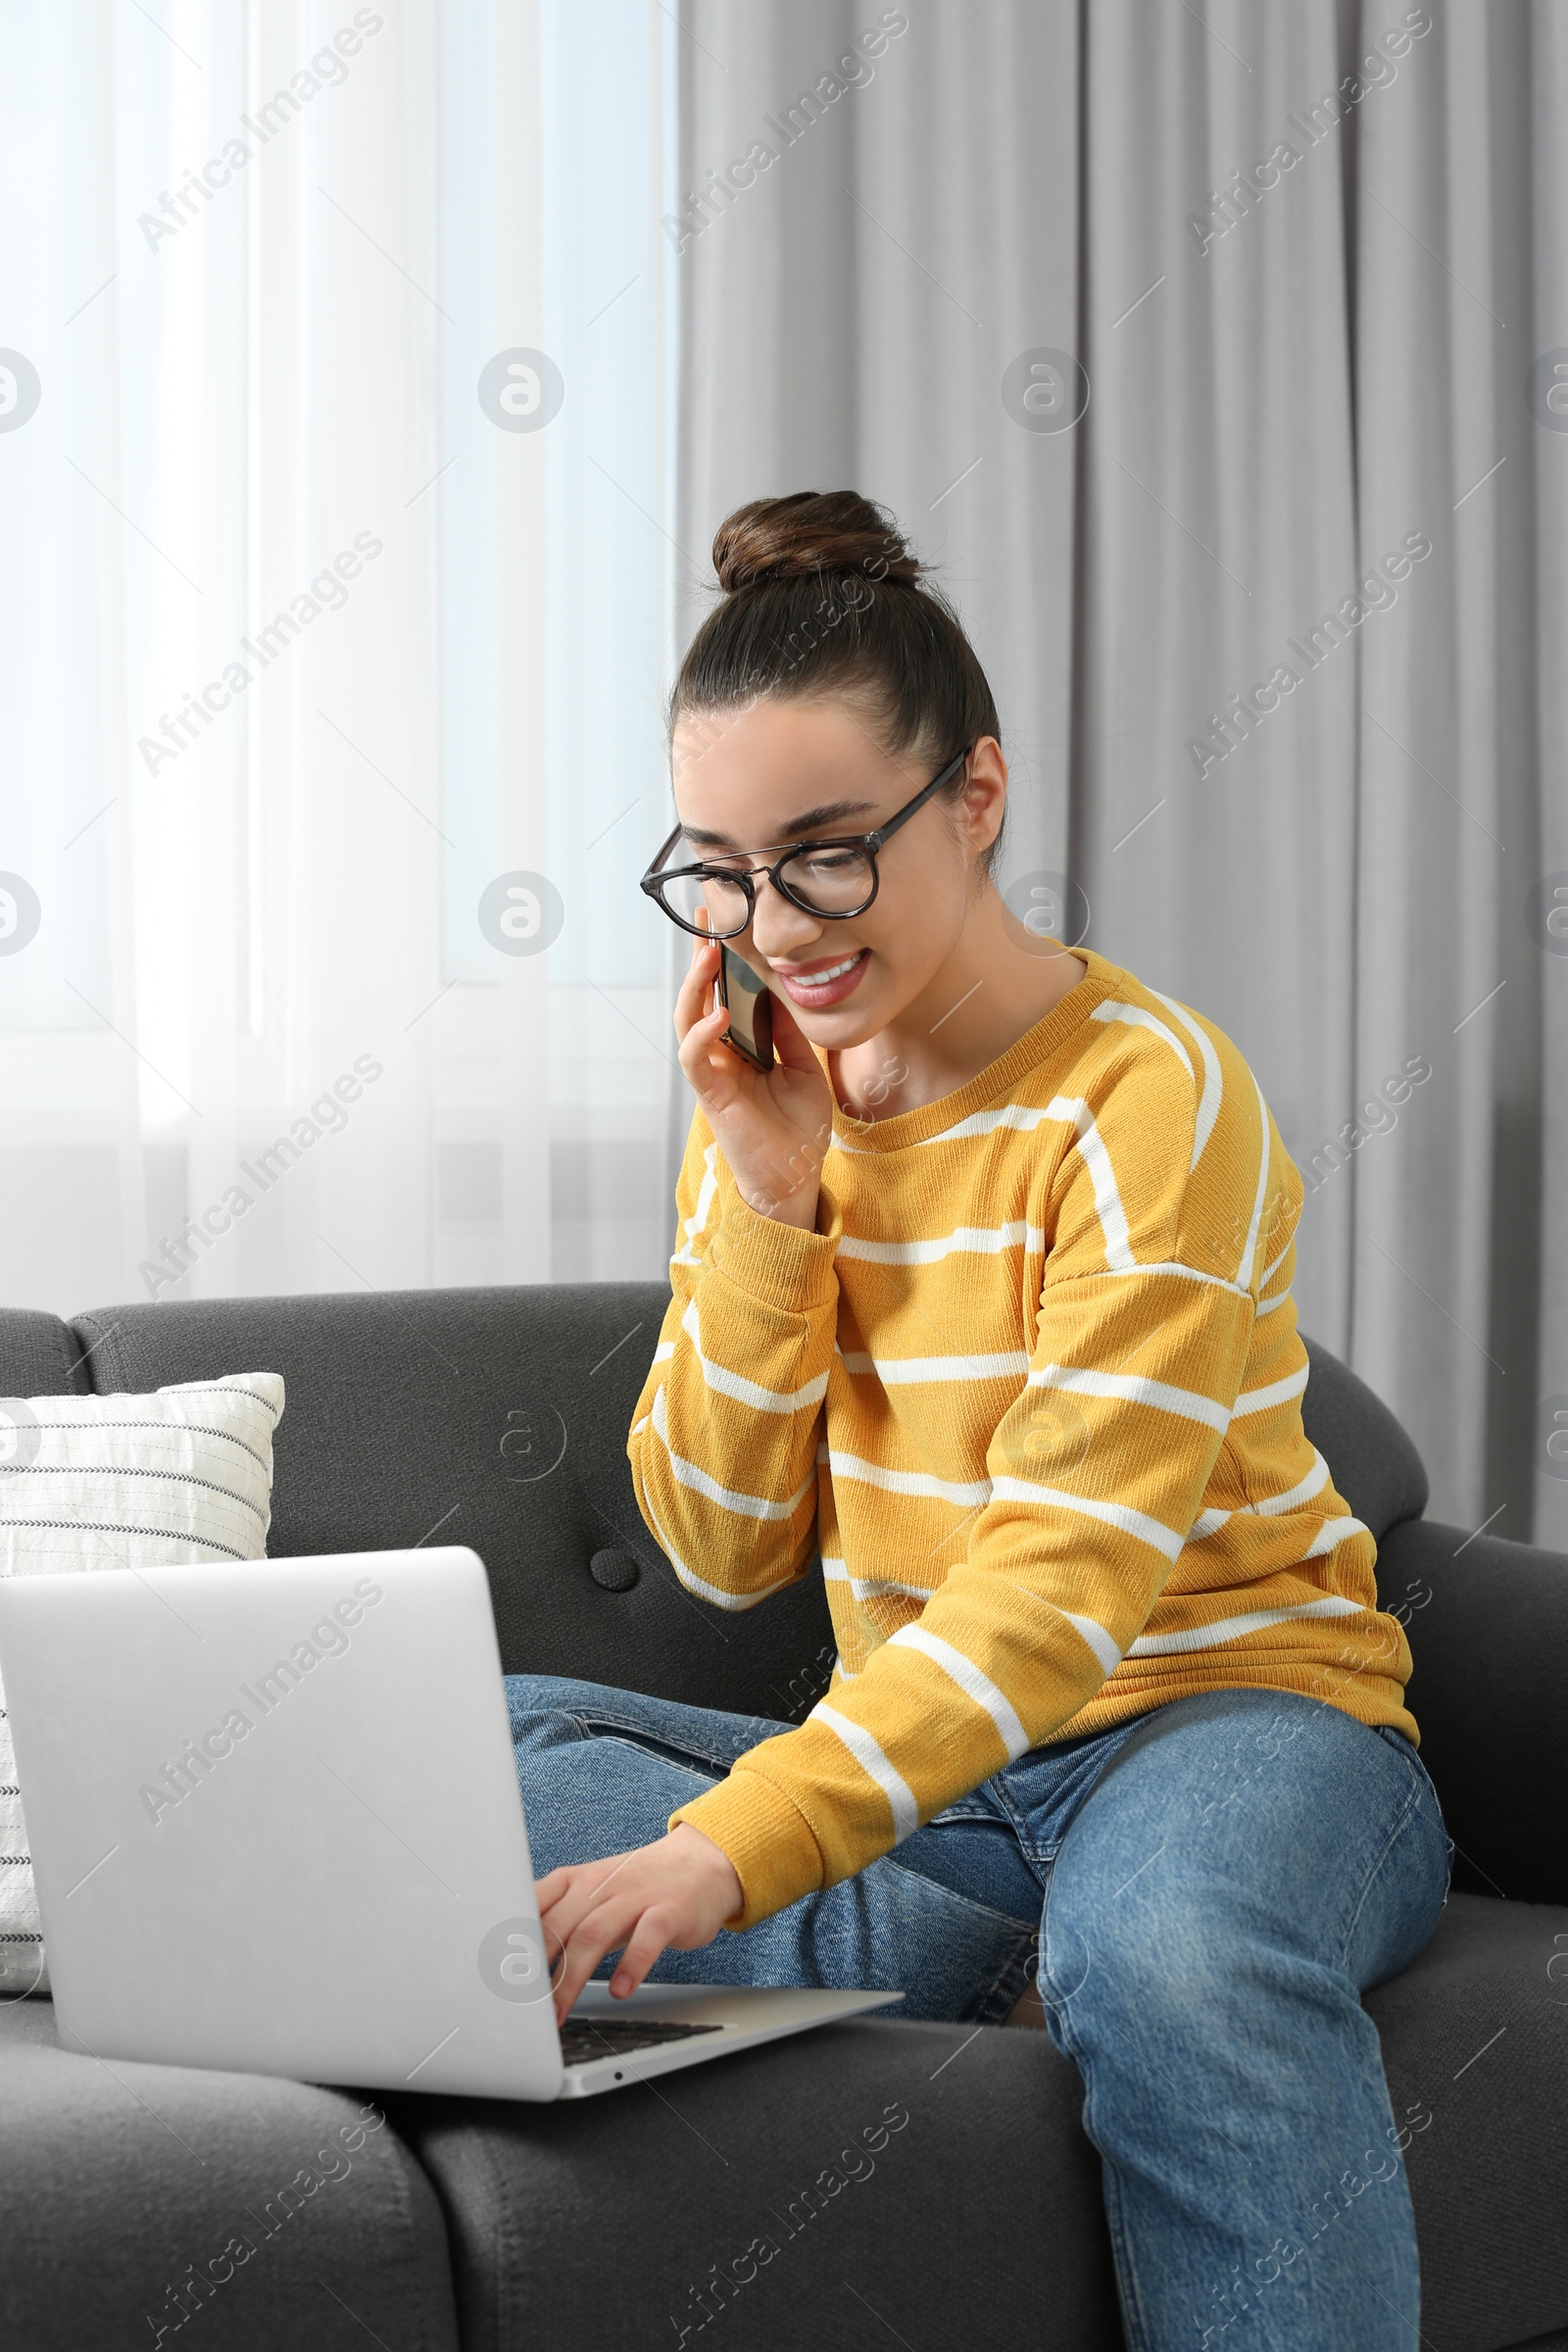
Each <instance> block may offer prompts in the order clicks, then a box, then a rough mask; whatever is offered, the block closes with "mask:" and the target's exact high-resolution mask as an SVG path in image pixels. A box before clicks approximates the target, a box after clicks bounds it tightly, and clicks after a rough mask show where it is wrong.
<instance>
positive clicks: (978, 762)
mask: <svg viewBox="0 0 1568 2352" xmlns="http://www.w3.org/2000/svg"><path fill="white" fill-rule="evenodd" d="M958 808H959V809H960V810H961V812H962V818H963V827H964V832H965V835H966V836H967V839H968V845H969V847H970V849H971V850H972V851H973V852H974V853H975V855H976V856H977V857H978V856H980V855H981V854H983V853H984V852H985V851H986V850H989V849H990V847H991V844H992V843H993V842H994V841H995V840H996V838H997V835H998V834H999V833H1000V832H1001V831H1002V820H1003V818H1004V816H1005V814H1006V812H1007V762H1006V760H1005V759H1004V758H1003V756H1002V746H1001V744H1000V743H999V742H998V741H997V739H996V737H995V736H994V735H982V736H981V738H980V740H979V742H978V743H977V744H976V745H975V747H974V750H973V751H972V752H971V753H970V754H969V773H968V777H967V779H966V781H965V783H964V787H963V791H962V794H961V795H960V797H959V801H958Z"/></svg>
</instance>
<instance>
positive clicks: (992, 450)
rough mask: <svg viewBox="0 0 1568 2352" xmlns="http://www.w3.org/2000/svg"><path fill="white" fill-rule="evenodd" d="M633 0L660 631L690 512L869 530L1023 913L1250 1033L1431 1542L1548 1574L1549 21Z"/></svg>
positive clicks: (1566, 439) (1555, 353)
mask: <svg viewBox="0 0 1568 2352" xmlns="http://www.w3.org/2000/svg"><path fill="white" fill-rule="evenodd" d="M680 13H681V28H680V33H679V36H678V50H679V61H680V63H679V71H680V74H681V97H682V110H683V128H682V164H683V176H682V186H681V190H680V191H679V192H678V201H675V202H674V204H673V209H672V211H671V213H670V215H669V217H668V219H667V221H666V231H667V233H668V235H669V237H670V239H671V242H672V243H673V244H675V245H677V246H678V248H679V252H680V269H681V271H682V281H681V282H682V301H683V305H684V327H683V349H682V368H683V386H682V390H683V400H682V421H681V440H680V451H679V472H680V480H679V497H678V509H679V515H680V526H679V533H678V535H679V539H680V542H681V549H682V558H681V572H682V580H683V599H684V602H683V615H682V625H683V641H684V635H689V632H690V630H691V629H692V628H693V627H694V626H695V625H696V622H697V620H698V618H699V617H700V616H701V613H702V612H703V611H704V610H705V604H704V595H705V590H704V587H703V582H704V580H705V579H706V578H707V577H708V576H709V575H708V566H707V550H708V546H709V542H710V541H711V536H712V532H713V528H714V525H715V524H716V523H717V521H718V520H719V518H720V516H721V515H724V514H725V513H726V512H727V511H728V510H729V509H730V508H731V507H733V506H735V505H737V504H739V503H740V502H741V501H742V500H744V499H748V498H753V497H757V496H760V495H761V494H764V493H767V492H776V491H786V490H793V489H800V488H812V487H815V488H839V487H844V486H853V487H855V488H858V489H859V490H862V491H864V492H866V493H867V494H869V495H871V496H873V497H876V498H879V499H881V500H883V501H885V502H886V504H887V505H888V506H890V507H891V508H892V510H893V511H894V513H895V515H897V516H898V517H899V519H900V521H901V522H902V523H903V525H904V526H905V527H906V529H907V531H909V532H910V534H911V535H912V536H913V537H914V538H915V540H916V541H917V543H918V544H919V545H920V546H921V548H922V549H923V550H924V552H926V553H927V554H928V555H929V556H931V557H933V558H934V559H936V560H937V561H938V562H939V563H940V564H941V566H942V576H943V579H944V580H945V583H946V585H947V587H948V589H949V590H950V592H951V593H952V594H953V595H954V596H955V597H956V600H957V602H958V604H959V607H960V610H961V611H962V613H963V614H964V616H965V619H966V621H967V623H968V625H969V626H970V629H971V631H972V634H973V636H974V638H975V641H976V644H977V646H978V648H979V651H980V654H981V658H982V660H983V661H984V662H986V664H987V667H988V670H989V672H990V675H991V677H992V681H993V684H994V685H995V687H996V689H997V693H998V699H999V702H1000V704H1001V708H1002V712H1003V725H1004V733H1005V748H1006V750H1007V753H1008V756H1009V759H1010V760H1011V762H1012V773H1013V795H1012V809H1011V815H1010V820H1009V823H1010V849H1009V853H1008V859H1007V864H1006V869H1005V871H1006V874H1007V875H1008V877H1009V878H1010V887H1011V888H1012V889H1013V890H1014V891H1016V892H1017V893H1019V902H1018V903H1020V904H1038V905H1040V906H1042V907H1047V908H1049V909H1051V910H1052V919H1053V920H1054V923H1055V926H1056V927H1057V928H1058V929H1060V930H1061V931H1062V932H1064V933H1065V935H1067V936H1083V937H1086V938H1087V940H1088V942H1089V944H1090V945H1091V946H1093V947H1095V948H1096V949H1098V950H1099V951H1100V952H1101V953H1102V954H1103V955H1105V956H1110V957H1112V958H1114V959H1116V960H1117V961H1120V962H1122V963H1125V964H1126V965H1128V966H1129V967H1130V968H1131V969H1133V970H1134V971H1136V972H1137V973H1138V974H1139V975H1140V977H1141V978H1143V979H1144V980H1146V981H1149V982H1151V983H1152V984H1153V985H1154V986H1156V987H1158V988H1161V989H1164V990H1166V991H1168V992H1170V993H1172V994H1174V995H1176V996H1177V997H1179V998H1181V999H1183V1000H1184V1001H1186V1002H1189V1003H1191V1004H1193V1005H1197V1006H1199V1007H1200V1008H1201V1010H1202V1011H1204V1012H1205V1013H1207V1014H1210V1015H1211V1016H1212V1017H1213V1018H1214V1019H1216V1020H1217V1021H1218V1022H1219V1023H1220V1024H1221V1025H1222V1026H1223V1027H1224V1028H1225V1029H1226V1030H1228V1031H1229V1033H1230V1034H1231V1035H1232V1036H1233V1037H1234V1038H1235V1040H1236V1042H1237V1043H1238V1045H1239V1046H1240V1047H1241V1048H1242V1050H1243V1052H1244V1053H1245V1054H1247V1055H1248V1057H1249V1058H1250V1061H1251V1063H1252V1066H1253V1068H1254V1069H1255V1070H1256V1072H1257V1075H1258V1078H1259V1080H1260V1083H1261V1084H1262V1086H1263V1089H1264V1092H1265V1094H1266V1095H1267V1097H1268V1100H1269V1103H1270V1105H1271V1107H1272V1109H1273V1111H1274V1114H1275V1117H1276V1119H1277V1121H1278V1123H1279V1127H1280V1130H1281V1132H1282V1134H1283V1136H1284V1138H1285V1140H1286V1143H1287V1146H1288V1148H1289V1149H1290V1151H1291V1153H1292V1155H1293V1157H1294V1158H1295V1159H1296V1160H1297V1162H1298V1164H1299V1166H1300V1167H1301V1169H1302V1172H1303V1175H1304V1177H1305V1180H1306V1183H1307V1186H1308V1201H1307V1206H1306V1211H1305V1215H1304V1217H1303V1219H1302V1224H1301V1230H1300V1236H1299V1262H1300V1272H1299V1280H1298V1285H1297V1299H1298V1309H1299V1319H1300V1322H1301V1325H1302V1327H1303V1328H1304V1329H1305V1330H1307V1331H1308V1332H1310V1333H1311V1334H1312V1335H1313V1336H1314V1337H1316V1338H1318V1339H1320V1340H1321V1341H1323V1342H1324V1344H1325V1345H1327V1346H1328V1347H1330V1348H1334V1349H1335V1350H1336V1351H1337V1352H1338V1353H1340V1354H1341V1355H1343V1356H1345V1357H1346V1358H1347V1359H1348V1361H1349V1362H1350V1363H1351V1364H1352V1365H1353V1366H1354V1367H1355V1369H1356V1370H1357V1371H1358V1372H1360V1373H1361V1375H1362V1376H1363V1377H1364V1378H1365V1379H1366V1380H1368V1381H1369V1382H1370V1383H1371V1385H1372V1386H1373V1388H1375V1389H1376V1390H1377V1391H1378V1392H1379V1393H1380V1395H1382V1396H1383V1397H1386V1398H1387V1400H1388V1402H1389V1403H1390V1404H1391V1405H1392V1406H1393V1408H1394V1409H1395V1411H1396V1412H1397V1414H1398V1415H1399V1417H1400V1419H1401V1420H1402V1421H1403V1422H1404V1424H1405V1426H1406V1427H1407V1428H1408V1429H1409V1430H1410V1432H1411V1434H1412V1436H1413V1437H1414V1438H1415V1440H1416V1442H1417V1444H1418V1445H1419V1446H1420V1448H1421V1451H1422V1453H1423V1455H1424V1456H1425V1459H1426V1461H1427V1464H1428V1466H1429V1468H1430V1470H1431V1473H1432V1480H1433V1488H1434V1504H1433V1507H1434V1510H1435V1511H1436V1512H1437V1513H1439V1514H1440V1515H1442V1516H1444V1517H1446V1518H1447V1519H1450V1520H1452V1521H1455V1522H1458V1523H1460V1524H1462V1525H1464V1526H1466V1527H1470V1528H1475V1527H1477V1526H1479V1525H1480V1524H1482V1523H1483V1522H1485V1521H1487V1520H1489V1519H1490V1520H1491V1522H1492V1527H1493V1532H1494V1533H1495V1534H1497V1535H1509V1536H1513V1537H1515V1538H1520V1539H1523V1538H1527V1537H1529V1536H1530V1535H1531V1534H1532V1533H1534V1535H1535V1538H1536V1540H1537V1541H1540V1542H1545V1543H1552V1544H1558V1545H1564V1546H1568V782H1565V752H1564V732H1565V730H1564V720H1565V718H1568V693H1565V670H1568V643H1565V633H1564V618H1565V602H1568V597H1565V580H1564V544H1565V542H1564V528H1563V526H1564V519H1565V513H1568V273H1565V267H1564V265H1565V260H1568V252H1565V248H1568V168H1565V161H1564V139H1565V127H1568V13H1565V12H1564V11H1563V9H1562V8H1561V7H1559V6H1553V5H1552V0H1509V5H1507V6H1505V7H1504V6H1493V7H1487V6H1483V5H1480V4H1476V5H1469V4H1466V5H1459V6H1451V7H1445V6H1443V5H1441V4H1439V5H1434V6H1432V7H1430V8H1428V9H1421V8H1415V9H1407V8H1405V7H1403V6H1402V5H1401V4H1400V0H1364V4H1363V5H1361V6H1359V7H1357V6H1354V5H1348V4H1346V5H1340V6H1336V5H1334V4H1333V0H1194V5H1191V6H1189V5H1186V0H1083V4H1082V5H1081V6H1078V7H1074V6H1071V5H1067V4H1066V0H906V5H905V6H904V7H903V8H901V9H891V10H879V9H877V8H875V7H874V6H872V5H869V0H868V4H867V5H864V6H862V7H857V8H851V7H846V6H843V5H838V4H836V0H682V7H681V12H680ZM862 36H866V37H863V38H862ZM1559 347H1562V348H1559ZM1031 892H1036V893H1038V892H1044V893H1045V894H1046V895H1045V897H1043V898H1034V899H1031V898H1030V896H1029V894H1030V893H1031ZM1085 923H1087V929H1084V925H1085Z"/></svg>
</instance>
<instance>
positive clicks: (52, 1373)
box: [0, 1306, 92, 1397]
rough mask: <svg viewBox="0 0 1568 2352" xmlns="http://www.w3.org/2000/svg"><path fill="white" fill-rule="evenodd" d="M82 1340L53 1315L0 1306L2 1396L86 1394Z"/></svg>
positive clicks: (88, 1381) (88, 1377)
mask: <svg viewBox="0 0 1568 2352" xmlns="http://www.w3.org/2000/svg"><path fill="white" fill-rule="evenodd" d="M84 1345H85V1343H84V1342H82V1341H80V1340H78V1339H77V1338H76V1337H75V1335H74V1333H73V1331H72V1329H71V1326H70V1324H69V1323H62V1322H61V1321H60V1319H59V1317H58V1316H57V1315H39V1314H34V1313H33V1312H32V1311H31V1309H30V1308H26V1307H19V1306H12V1307H7V1308H5V1309H4V1311H3V1312H0V1397H90V1396H91V1395H92V1364H91V1359H90V1358H89V1357H87V1356H86V1355H84V1353H83V1348H84Z"/></svg>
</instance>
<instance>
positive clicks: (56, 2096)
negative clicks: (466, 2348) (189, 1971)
mask: <svg viewBox="0 0 1568 2352" xmlns="http://www.w3.org/2000/svg"><path fill="white" fill-rule="evenodd" d="M362 2110H364V2112H362ZM377 2118H380V2119H381V2120H380V2121H379V2122H378V2121H377V2120H376V2119H377ZM0 2215H3V2216H4V2236H5V2251H4V2258H3V2260H0V2342H4V2343H6V2344H13V2345H16V2346H18V2347H19V2348H20V2347H21V2346H23V2345H25V2346H26V2347H27V2352H80V2347H81V2346H82V2345H84V2344H93V2345H102V2346H104V2347H106V2348H107V2347H112V2346H115V2345H120V2344H123V2345H127V2346H128V2345H131V2344H140V2345H143V2346H147V2347H152V2346H156V2345H157V2344H159V2343H160V2342H162V2343H164V2344H166V2345H169V2346H172V2345H173V2344H174V2343H176V2342H183V2341H184V2340H186V2339H185V2337H184V2333H183V2326H182V2322H183V2319H184V2318H185V2317H190V2318H193V2319H196V2320H198V2321H199V2325H198V2326H197V2329H196V2334H197V2337H198V2338H199V2339H200V2340H201V2341H202V2342H204V2343H211V2344H213V2345H215V2346H216V2345H221V2346H222V2348H223V2352H279V2347H280V2346H285V2345H288V2346H293V2345H300V2346H312V2345H321V2346H326V2345H338V2344H350V2343H367V2344H368V2343H369V2342H371V2341H372V2340H373V2339H374V2338H379V2339H380V2340H381V2341H383V2342H385V2343H387V2344H392V2345H395V2346H396V2347H397V2352H457V2345H458V2331H457V2322H456V2317H455V2312H454V2305H453V2295H452V2281H451V2272H450V2268H449V2264H448V2258H447V2242H446V2229H445V2227H444V2224H443V2222H442V2218H441V2211H440V2207H439V2205H438V2204H437V2201H436V2198H435V2194H434V2192H433V2190H432V2188H431V2186H430V2183H429V2182H428V2180H426V2179H425V2177H424V2175H423V2174H422V2173H421V2172H420V2170H419V2168H418V2165H417V2163H416V2162H415V2160H414V2158H413V2157H412V2156H411V2155H410V2153H409V2151H408V2149H407V2148H406V2147H405V2146H404V2144H403V2143H402V2141H401V2140H400V2139H399V2138H398V2136H397V2132H396V2130H395V2129H394V2127H393V2126H392V2125H391V2124H389V2123H388V2122H387V2121H386V2120H385V2118H384V2115H383V2111H382V2109H381V2108H380V2106H379V2105H378V2104H376V2103H375V2101H374V2100H372V2099H371V2097H370V2095H369V2094H368V2093H366V2092H359V2091H345V2090H324V2089H318V2088H315V2087H313V2086H311V2085H308V2084H305V2083H300V2082H282V2081H278V2080H275V2079H273V2078H271V2077H269V2076H263V2075H228V2074H211V2073H203V2072H198V2071H197V2070H195V2069H193V2068H186V2067H175V2066H142V2065H137V2064H134V2063H132V2062H131V2061H129V2060H125V2059H118V2058H117V2059H113V2060H103V2061H100V2060H98V2059H95V2058H93V2057H91V2056H89V2055H88V2054H86V2053H85V2052H83V2051H79V2050H73V2049H72V2048H70V2047H69V2046H65V2045H64V2043H63V2038H62V2036H61V2035H60V2034H59V2033H58V2032H57V2029H56V2023H55V2013H54V2005H53V2003H52V2002H50V2001H45V2000H36V1999H34V2000H25V2001H13V2002H9V2003H7V2004H5V2005H4V2006H0ZM247 2249H248V2250H247ZM356 2323H358V2324H356ZM367 2329H368V2330H370V2331H371V2333H369V2334H368V2333H367V2332H366V2331H367ZM161 2330H163V2331H164V2332H162V2333H161V2332H160V2331H161Z"/></svg>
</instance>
